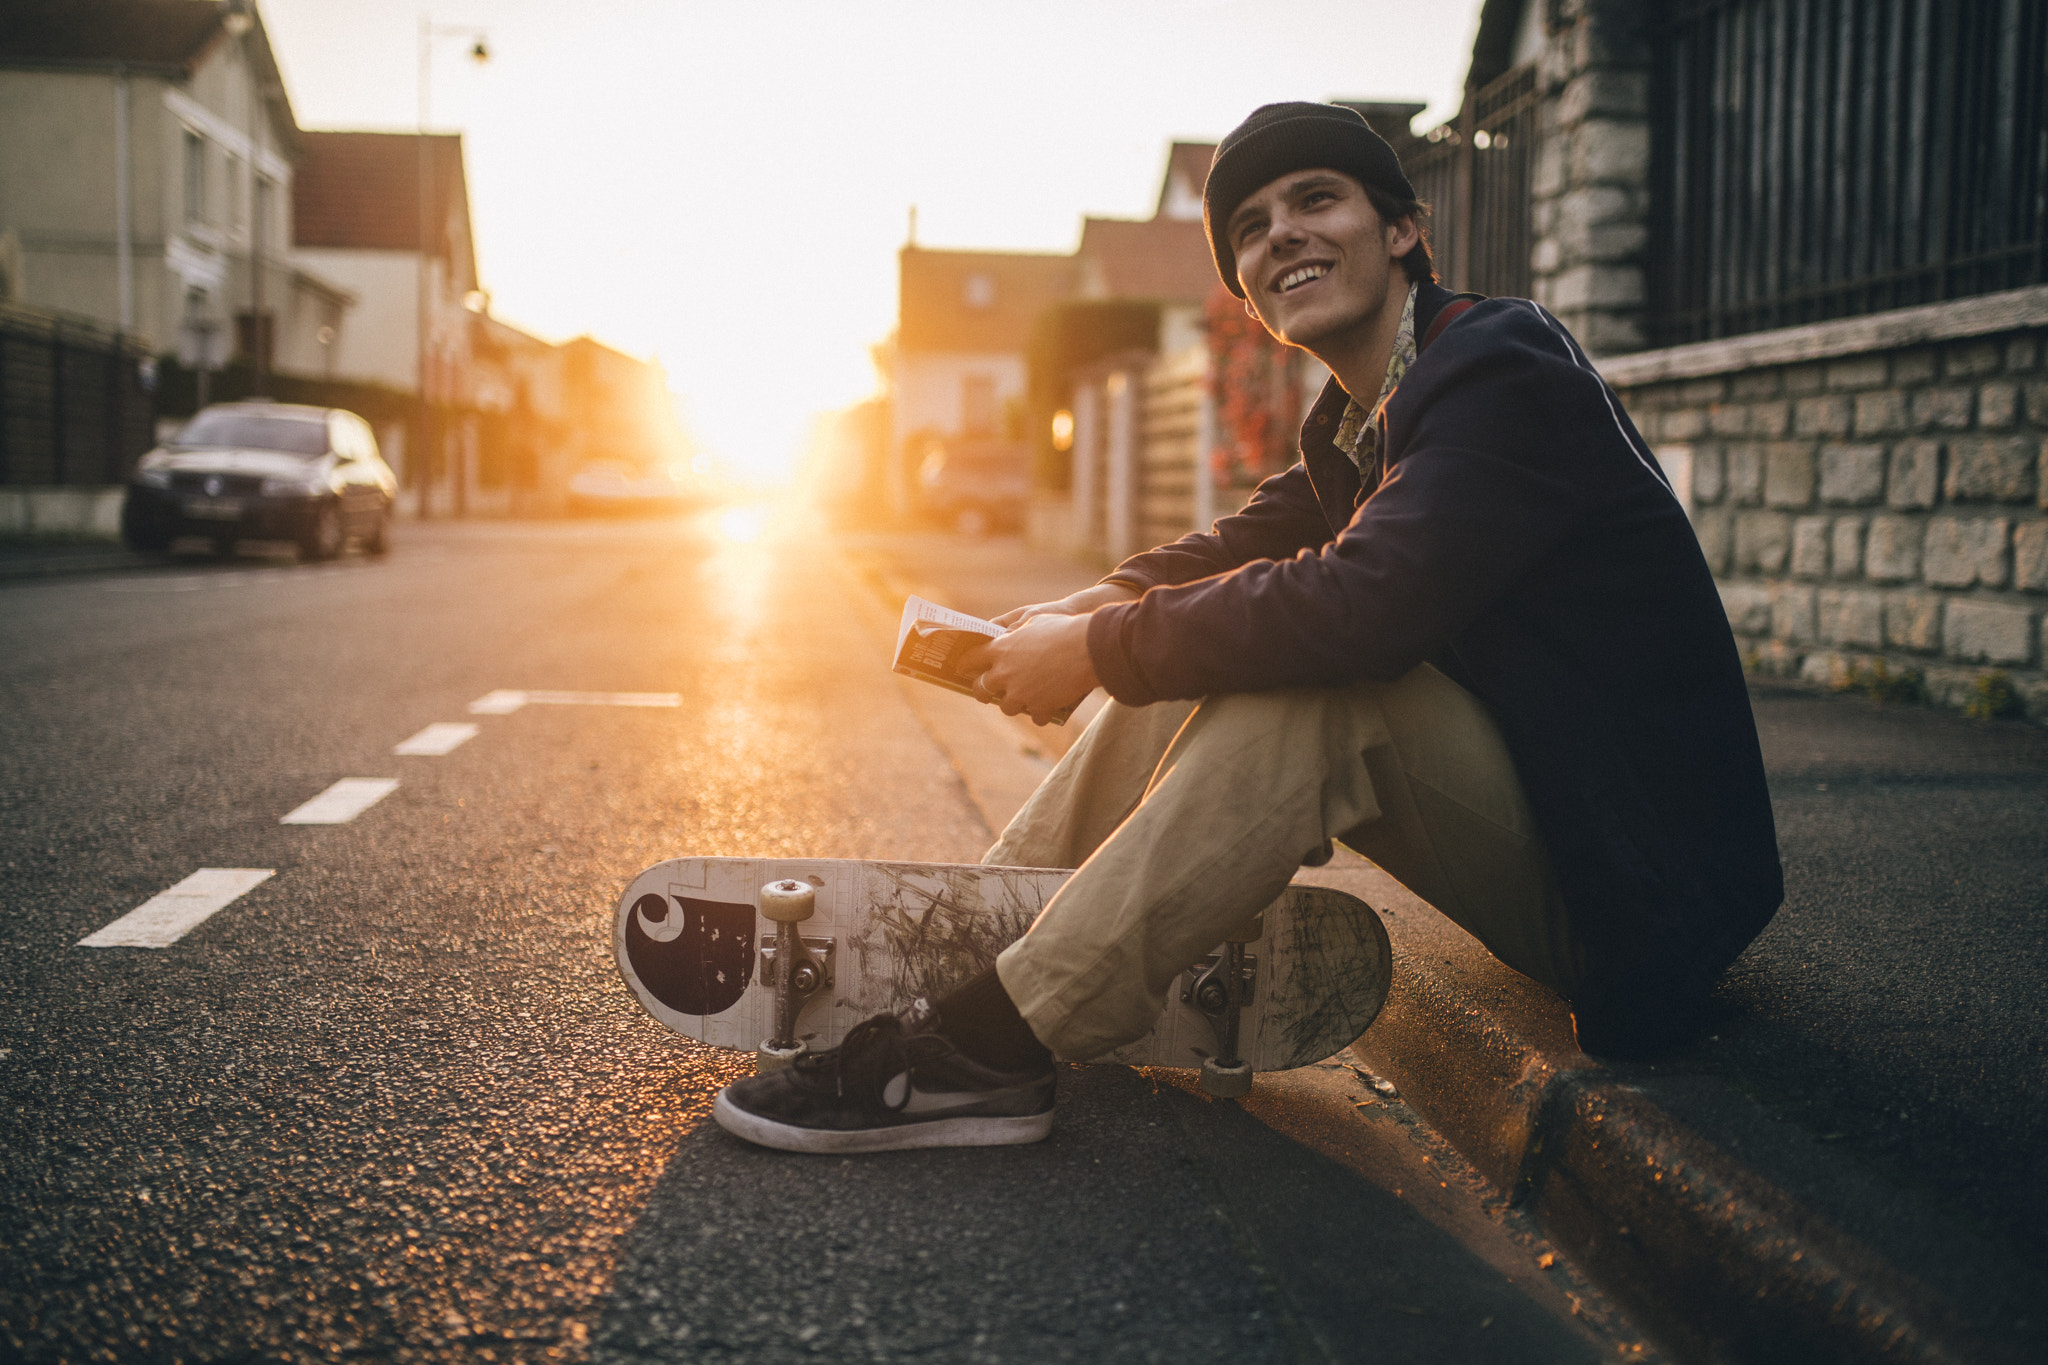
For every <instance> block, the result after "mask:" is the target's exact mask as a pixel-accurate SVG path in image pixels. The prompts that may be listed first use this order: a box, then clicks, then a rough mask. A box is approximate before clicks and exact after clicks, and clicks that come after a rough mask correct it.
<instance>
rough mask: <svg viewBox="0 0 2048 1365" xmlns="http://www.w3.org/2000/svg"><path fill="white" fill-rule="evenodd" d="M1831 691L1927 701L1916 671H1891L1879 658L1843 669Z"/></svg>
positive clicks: (1924, 683)
mask: <svg viewBox="0 0 2048 1365" xmlns="http://www.w3.org/2000/svg"><path fill="white" fill-rule="evenodd" d="M1980 686H1981V684H1980ZM2009 687H2010V684H2008V688H2009ZM1835 690H1836V691H1837V692H1861V693H1862V694H1863V695H1864V696H1866V697H1868V698H1870V699H1871V700H1872V701H1878V702H1924V701H1926V700H1927V680H1926V679H1925V678H1923V677H1921V675H1920V670H1918V669H1916V668H1902V669H1899V670H1898V671H1897V672H1893V671H1892V668H1891V665H1889V664H1887V663H1886V662H1885V661H1884V660H1883V659H1872V660H1871V661H1870V662H1869V663H1868V664H1867V665H1866V664H1859V663H1851V664H1850V665H1849V666H1848V668H1847V669H1845V670H1843V673H1842V677H1841V681H1840V682H1838V683H1836V684H1835ZM1973 714H1974V713H1973Z"/></svg>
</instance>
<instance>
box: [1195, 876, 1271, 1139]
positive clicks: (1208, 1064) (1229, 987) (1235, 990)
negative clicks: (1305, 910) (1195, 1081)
mask: <svg viewBox="0 0 2048 1365" xmlns="http://www.w3.org/2000/svg"><path fill="white" fill-rule="evenodd" d="M1265 933H1266V917H1265V916H1264V915H1263V914H1258V915H1253V916H1252V917H1251V918H1250V919H1249V920H1247V921H1245V922H1244V923H1243V924H1241V925H1239V926H1238V927H1237V928H1236V929H1234V930H1232V931H1231V932H1230V933H1229V934H1226V935H1225V936H1224V939H1223V951H1222V952H1220V953H1213V954H1211V955H1210V957H1209V958H1208V960H1207V963H1206V964H1205V965H1206V970H1201V971H1199V972H1198V971H1195V970H1190V971H1189V973H1188V984H1187V988H1186V989H1185V990H1183V991H1182V992H1181V997H1180V998H1181V999H1182V1000H1183V1001H1185V1002H1186V1003H1188V1004H1190V1005H1193V1006H1194V1007H1195V1008H1196V1009H1197V1010H1200V1011H1201V1012H1202V1014H1203V1015H1204V1016H1205V1017H1207V1019H1208V1020H1209V1023H1210V1025H1211V1026H1212V1027H1213V1028H1214V1029H1215V1030H1216V1055H1215V1056H1214V1057H1209V1058H1206V1059H1204V1060H1203V1062H1202V1082H1201V1084H1202V1089H1204V1090H1206V1091H1208V1092H1209V1093H1210V1094H1212V1095H1215V1096H1217V1097H1218V1098H1221V1099H1227V1100H1234V1099H1236V1098H1238V1097H1239V1096H1240V1095H1244V1094H1247V1093H1249V1092H1250V1090H1251V1088H1252V1068H1251V1064H1250V1063H1248V1062H1245V1061H1243V1060H1241V1059H1240V1058H1239V1057H1238V1055H1237V1029H1238V1023H1239V1021H1240V1019H1241V1018H1242V1017H1243V1012H1244V1007H1245V1006H1246V1005H1249V1004H1250V1003H1251V1001H1252V983H1253V980H1254V973H1255V970H1256V968H1257V967H1258V959H1257V958H1254V957H1250V956H1247V955H1246V953H1245V945H1247V944H1250V943H1257V942H1258V941H1259V940H1260V939H1261V938H1263V937H1264V936H1265Z"/></svg>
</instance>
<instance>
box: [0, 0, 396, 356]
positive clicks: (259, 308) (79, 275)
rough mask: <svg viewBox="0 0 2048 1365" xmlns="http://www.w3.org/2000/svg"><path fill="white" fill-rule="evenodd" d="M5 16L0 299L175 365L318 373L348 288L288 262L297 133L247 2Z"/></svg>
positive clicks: (43, 0) (137, 2)
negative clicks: (96, 330) (234, 360)
mask: <svg viewBox="0 0 2048 1365" xmlns="http://www.w3.org/2000/svg"><path fill="white" fill-rule="evenodd" d="M7 9H8V11H9V13H8V22H7V24H6V25H5V26H4V27H0V127H4V128H5V129H6V130H7V136H6V137H5V138H0V242H4V243H5V245H4V247H0V271H4V275H5V279H4V283H0V298H6V299H9V300H12V301H15V302H19V303H23V304H27V305H31V306H34V307H40V308H46V309H50V310H53V311H57V312H62V313H70V314H75V315H80V316H83V317H86V318H90V319H92V320H94V321H96V322H98V323H101V324H102V325H105V326H108V327H112V328H116V329H119V330H120V331H123V332H127V333H130V334H138V335H140V336H141V337H142V338H144V339H146V341H147V343H148V344H149V345H150V346H151V347H152V348H153V349H155V350H157V351H159V352H171V351H176V352H178V353H179V355H180V356H181V358H183V359H186V360H188V361H195V362H196V361H209V362H211V363H212V364H213V365H214V366H218V365H219V364H221V363H224V362H225V361H226V360H227V359H228V357H229V356H231V355H245V356H251V357H254V356H256V355H258V354H259V353H260V355H261V357H262V360H263V362H264V363H265V365H266V366H268V367H273V368H275V369H276V370H279V371H286V372H297V373H304V374H313V375H317V374H321V373H323V372H325V371H326V369H327V367H328V365H329V363H330V356H331V354H332V351H333V349H334V348H335V347H336V346H338V345H340V344H342V339H343V337H344V335H345V333H346V329H347V323H348V320H349V319H348V314H349V310H350V307H351V305H353V304H354V302H355V301H356V295H355V293H354V292H353V291H351V290H349V289H347V288H344V287H342V286H340V285H338V284H336V283H334V282H332V281H331V280H328V279H326V278H323V277H321V276H320V275H318V274H316V273H314V272H313V271H310V270H307V269H305V268H302V267H301V266H300V265H298V264H297V263H295V261H294V259H293V257H292V253H291V240H292V232H291V193H292V180H293V168H294V163H295V162H296V161H297V159H298V158H299V156H300V154H301V144H300V141H299V138H300V135H299V132H298V128H297V125H296V123H295V122H294V119H293V116H292V110H291V105H290V102H289V99H288V97H287V95H286V93H285V90H284V85H283V82H282V80H281V78H280V76H279V72H278V69H277V64H276V60H275V58H274V56H273V55H272V53H271V50H270V44H269V41H268V38H267V36H266V35H265V33H264V30H263V25H262V21H261V19H260V17H258V16H256V14H255V12H254V9H253V6H252V7H251V8H250V9H249V10H248V11H247V12H245V13H243V14H230V12H229V10H228V8H227V7H226V6H224V5H220V4H214V3H211V0H95V2H94V3H91V4H82V3H65V2H64V0H8V5H7Z"/></svg>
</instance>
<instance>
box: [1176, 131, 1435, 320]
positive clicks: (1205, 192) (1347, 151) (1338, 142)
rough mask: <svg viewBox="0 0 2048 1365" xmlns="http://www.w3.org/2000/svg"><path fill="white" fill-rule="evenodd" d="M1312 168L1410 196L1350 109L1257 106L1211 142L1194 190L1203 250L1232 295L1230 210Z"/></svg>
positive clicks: (1393, 163) (1235, 288)
mask: <svg viewBox="0 0 2048 1365" xmlns="http://www.w3.org/2000/svg"><path fill="white" fill-rule="evenodd" d="M1312 168H1314V169H1327V170H1333V171H1342V172H1344V173H1345V174H1346V175H1348V176H1351V177H1352V178H1354V179H1355V180H1357V181H1358V182H1359V183H1360V184H1362V185H1369V186H1371V187H1372V188H1373V189H1376V190H1378V191H1380V192H1381V193H1382V194H1385V195H1388V196H1390V197H1392V198H1395V199H1401V200H1408V199H1413V198H1414V197H1415V187H1414V186H1413V185H1411V184H1409V183H1408V177H1407V175H1406V174H1404V173H1403V172H1402V170H1401V158H1400V157H1398V156H1395V155H1394V149H1393V148H1392V147H1390V146H1389V145H1387V140H1386V139H1385V138H1383V137H1381V136H1380V135H1379V134H1378V133H1375V132H1374V131H1373V130H1372V127H1371V125H1369V124H1368V123H1366V121H1365V117H1364V115H1362V114H1360V113H1359V112H1358V111H1357V110H1356V109H1347V108H1345V107H1344V106H1343V105H1341V104H1310V103H1308V102H1307V101H1305V100H1293V101H1290V102H1288V103H1286V104H1266V105H1261V106H1260V107H1259V108H1257V109H1255V110H1253V111H1252V116H1251V117H1250V118H1248V119H1246V120H1245V121H1244V122H1243V123H1240V124H1238V125H1237V127H1235V128H1234V129H1232V130H1231V132H1230V135H1229V136H1228V137H1226V138H1224V139H1223V141H1222V142H1221V143H1220V144H1218V145H1217V148H1216V159H1215V160H1214V161H1212V162H1210V163H1209V183H1208V184H1207V185H1205V186H1203V187H1202V226H1203V228H1204V229H1205V230H1207V232H1208V234H1209V250H1210V251H1212V252H1214V253H1215V256H1216V271H1217V273H1218V274H1220V275H1222V276H1223V283H1224V286H1225V287H1226V288H1228V289H1229V290H1230V292H1231V293H1233V294H1235V295H1237V296H1238V297H1239V298H1243V297H1244V288H1243V286H1241V285H1240V284H1238V282H1237V253H1236V252H1235V251H1233V250H1232V249H1231V246H1230V243H1229V242H1228V241H1227V240H1225V238H1224V235H1223V229H1224V228H1225V227H1226V226H1227V225H1228V224H1229V222H1230V215H1231V214H1233V213H1235V212H1237V206H1238V205H1239V204H1242V203H1243V202H1244V201H1245V200H1246V199H1249V198H1250V197H1251V196H1252V195H1253V194H1255V193H1256V192H1258V191H1259V190H1260V189H1262V188H1264V187H1265V186H1267V185H1269V184H1271V183H1272V182H1273V181H1275V180H1277V179H1279V178H1280V177H1281V176H1283V175H1286V174H1288V173H1289V172H1291V171H1305V170H1310V169H1312Z"/></svg>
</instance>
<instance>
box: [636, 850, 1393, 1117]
mask: <svg viewBox="0 0 2048 1365" xmlns="http://www.w3.org/2000/svg"><path fill="white" fill-rule="evenodd" d="M1070 875H1072V874H1071V873H1069V872H1065V871H1059V870H1053V869H1047V868H1029V867H989V866H984V865H982V864H979V863H895V862H860V861H853V860H848V859H827V858H813V859H802V858H676V859H671V860H669V861H667V862H661V863H657V864H655V865H654V866H653V867H650V868H648V869H647V870H646V871H645V872H642V873H641V874H640V875H639V876H638V877H635V878H634V879H633V882H632V884H631V885H629V886H628V887H627V888H626V890H625V893H624V894H623V895H622V896H620V897H619V906H618V914H617V915H616V917H615V919H614V922H613V931H612V948H613V951H614V953H615V954H616V955H617V958H618V964H619V972H620V974H621V975H622V976H624V977H625V980H626V984H627V986H629V987H630V988H631V989H632V992H633V995H634V998H635V999H637V1000H638V1001H639V1002H640V1004H641V1006H642V1007H643V1008H644V1009H646V1011H647V1012H648V1013H649V1014H651V1015H653V1016H654V1018H655V1019H656V1020H657V1021H658V1022H659V1023H661V1024H662V1025H664V1026H665V1027H667V1028H669V1029H672V1030H674V1031H675V1032H677V1033H680V1034H682V1035H683V1036H684V1037H686V1038H695V1039H697V1040H699V1041H701V1042H706V1043H710V1044H713V1045H714V1046H718V1047H729V1048H739V1049H752V1050H753V1051H754V1053H755V1058H756V1064H757V1066H758V1067H759V1068H760V1069H762V1070H767V1069H770V1068H773V1067H775V1066H781V1065H787V1064H788V1062H789V1060H790V1059H791V1058H793V1057H794V1056H796V1055H797V1054H798V1053H799V1052H802V1051H805V1050H807V1049H817V1050H823V1049H825V1048H830V1047H835V1046H837V1045H838V1043H839V1041H840V1039H841V1038H842V1037H843V1036H844V1035H845V1033H846V1031H847V1030H848V1029H850V1028H852V1027H853V1026H854V1025H855V1024H857V1023H859V1022H860V1021H861V1020H863V1019H867V1018H869V1017H871V1016H873V1015H876V1014H881V1013H884V1012H893V1011H897V1010H901V1009H903V1008H904V1007H905V1006H907V1005H908V1004H909V1003H910V1002H911V1001H912V1000H915V999H917V998H918V997H920V996H922V997H924V998H926V999H928V1000H936V999H938V998H939V997H940V996H942V995H944V994H945V993H946V992H947V991H949V990H951V989H952V988H954V987H955V986H958V985H960V984H961V983H962V982H964V981H966V980H967V979H968V978H969V977H971V976H973V975H975V974H976V973H978V972H980V971H983V970H985V969H986V968H988V967H989V966H990V965H992V964H993V963H994V962H995V958H996V954H997V953H999V952H1001V951H1002V950H1003V949H1004V948H1006V947H1008V946H1009V945H1010V944H1011V943H1014V942H1015V941H1016V940H1017V939H1019V938H1021V937H1023V935H1024V931H1025V930H1026V929H1028V928H1030V927H1031V923H1032V921H1033V920H1034V919H1036V918H1037V917H1038V912H1039V910H1040V908H1041V907H1043V906H1044V904H1045V903H1046V902H1047V901H1048V900H1050V899H1051V898H1052V895H1053V893H1054V892H1055V891H1057V890H1059V888H1060V886H1061V885H1062V884H1063V883H1064V882H1065V881H1066V880H1067V878H1068V877H1069V876H1070ZM1392 960H1393V955H1392V950H1391V948H1390V947H1389V945H1388V942H1387V931H1386V927H1385V926H1384V925H1382V924H1381V923H1380V917H1379V915H1378V914H1376V913H1375V912H1374V911H1373V909H1372V907H1371V906H1369V905H1367V904H1366V903H1365V902H1363V901H1361V900H1359V899H1358V898H1356V897H1355V896H1349V895H1346V894H1345V893H1343V892H1341V891H1336V890H1332V889H1330V888H1328V887H1319V886H1290V887H1288V888H1287V890H1286V891H1285V892H1284V893H1282V895H1281V896H1280V898H1279V899H1278V900H1276V901H1274V902H1273V904H1272V905H1270V906H1268V907H1266V909H1265V910H1264V911H1263V912H1262V913H1260V914H1259V915H1256V916H1254V917H1253V918H1252V919H1251V920H1250V921H1248V922H1247V923H1246V924H1245V925H1243V926H1242V927H1241V928H1240V929H1239V930H1237V931H1235V932H1233V933H1232V934H1231V935H1230V936H1229V938H1228V939H1227V940H1226V941H1225V942H1223V943H1219V944H1217V945H1216V948H1215V950H1214V951H1213V952H1211V953H1209V954H1208V955H1207V956H1206V957H1205V958H1204V959H1202V960H1201V961H1198V962H1193V963H1190V964H1188V968H1187V970H1185V971H1183V972H1182V973H1180V975H1179V976H1178V977H1177V978H1176V979H1175V981H1174V983H1173V985H1172V986H1171V987H1170V988H1169V990H1168V992H1167V1007H1166V1012H1165V1013H1164V1014H1163V1015H1161V1016H1160V1019H1159V1023H1158V1024H1157V1026H1155V1027H1154V1028H1153V1030H1152V1032H1150V1033H1149V1034H1147V1035H1145V1036H1144V1037H1143V1038H1140V1039H1138V1040H1137V1041H1136V1042H1133V1043H1129V1044H1126V1045H1125V1046H1123V1047H1120V1048H1118V1049H1116V1050H1115V1051H1114V1052H1111V1053H1108V1054H1105V1055H1103V1056H1100V1057H1096V1058H1092V1059H1091V1060H1092V1061H1098V1062H1117V1063H1122V1064H1124V1065H1127V1066H1163V1067H1189V1068H1198V1069H1200V1071H1201V1072H1202V1080H1201V1083H1202V1085H1203V1088H1205V1089H1207V1090H1209V1091H1210V1092H1211V1093H1213V1094H1218V1095H1241V1094H1243V1093H1245V1091H1246V1090H1248V1089H1249V1088H1250V1085H1251V1077H1252V1073H1253V1072H1254V1071H1280V1070H1285V1069H1287V1068H1289V1067H1297V1066H1306V1065H1308V1064H1309V1063H1311V1062H1318V1061H1321V1060H1322V1059H1323V1058H1325V1057H1328V1056H1330V1055H1331V1054H1333V1053H1335V1052H1337V1051H1339V1050H1341V1049H1342V1048H1343V1047H1345V1046H1346V1045H1347V1044H1349V1043H1351V1042H1352V1041H1353V1040H1355V1039H1356V1038H1357V1037H1358V1036H1359V1035H1360V1034H1362V1033H1363V1032H1365V1029H1366V1026H1367V1025H1368V1024H1370V1023H1371V1022H1372V1021H1373V1018H1374V1016H1375V1015H1377V1014H1378V1013H1379V1009H1380V1006H1381V1004H1382V1003H1383V1002H1384V1001H1385V1000H1386V998H1387V986H1388V983H1389V980H1390V976H1391V967H1392Z"/></svg>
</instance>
